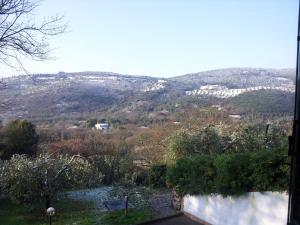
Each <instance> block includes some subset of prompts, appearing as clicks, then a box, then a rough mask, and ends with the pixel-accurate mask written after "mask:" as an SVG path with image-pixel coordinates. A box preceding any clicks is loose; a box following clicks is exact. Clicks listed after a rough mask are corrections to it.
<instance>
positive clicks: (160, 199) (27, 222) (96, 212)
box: [0, 187, 173, 225]
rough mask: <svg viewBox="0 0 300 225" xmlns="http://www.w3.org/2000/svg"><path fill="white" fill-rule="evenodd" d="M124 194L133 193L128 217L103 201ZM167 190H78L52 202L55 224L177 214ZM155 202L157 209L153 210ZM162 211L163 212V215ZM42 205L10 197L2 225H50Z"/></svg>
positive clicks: (0, 208) (107, 224)
mask: <svg viewBox="0 0 300 225" xmlns="http://www.w3.org/2000/svg"><path fill="white" fill-rule="evenodd" d="M124 193H129V194H130V202H131V204H132V205H133V206H134V208H133V209H130V210H129V213H128V216H127V217H125V215H124V212H123V210H121V211H115V212H109V211H107V209H106V208H105V207H104V205H103V202H104V201H106V200H112V199H120V198H121V199H122V196H123V194H124ZM168 196H169V194H168V193H166V191H165V190H163V191H161V190H158V191H155V190H151V189H149V188H145V187H138V188H130V189H126V188H123V187H101V188H97V189H89V190H78V191H71V192H68V193H65V194H64V195H60V196H59V198H58V199H57V200H55V201H53V202H52V204H51V205H52V206H53V207H55V209H56V215H55V216H54V217H53V224H54V225H69V224H70V225H91V224H97V225H116V224H124V225H126V224H137V223H140V222H143V221H148V220H151V219H154V218H157V217H161V216H165V215H166V214H170V213H173V211H171V209H170V204H169V201H168V198H169V197H168ZM153 203H154V205H155V206H156V207H152V206H153ZM159 211H161V212H160V213H161V214H160V213H159ZM47 219H48V218H47V217H45V212H44V210H43V205H42V204H34V205H33V204H30V206H26V205H22V204H14V203H12V202H11V201H10V200H9V199H7V198H2V199H0V224H5V225H16V224H17V225H46V224H48V220H47Z"/></svg>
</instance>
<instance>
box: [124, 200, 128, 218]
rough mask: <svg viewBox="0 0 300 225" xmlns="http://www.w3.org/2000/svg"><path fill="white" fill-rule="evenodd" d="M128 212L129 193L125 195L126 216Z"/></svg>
mask: <svg viewBox="0 0 300 225" xmlns="http://www.w3.org/2000/svg"><path fill="white" fill-rule="evenodd" d="M127 214H128V195H125V216H127Z"/></svg>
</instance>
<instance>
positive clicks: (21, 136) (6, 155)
mask: <svg viewBox="0 0 300 225" xmlns="http://www.w3.org/2000/svg"><path fill="white" fill-rule="evenodd" d="M2 144H3V146H4V148H3V150H2V152H1V153H0V154H1V155H0V156H1V158H2V159H10V158H11V156H12V155H14V154H26V155H29V156H32V155H35V154H36V151H37V144H38V135H37V133H36V131H35V126H34V125H33V124H32V123H31V122H29V121H27V120H13V121H11V122H9V123H8V124H7V125H6V126H5V127H4V131H3V143H2Z"/></svg>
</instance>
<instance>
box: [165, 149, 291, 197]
mask: <svg viewBox="0 0 300 225" xmlns="http://www.w3.org/2000/svg"><path fill="white" fill-rule="evenodd" d="M288 179H289V164H288V157H287V154H286V153H285V152H284V151H283V150H263V151H259V152H252V153H251V152H248V153H234V154H222V155H215V156H208V155H199V156H196V157H193V158H191V157H185V158H181V159H179V160H178V161H177V162H176V163H175V164H173V165H171V166H169V167H168V168H167V182H168V183H170V184H171V185H172V186H173V187H174V188H175V189H176V190H177V191H179V192H180V193H181V194H211V193H219V194H222V195H224V196H226V195H240V194H243V193H245V192H249V191H284V190H287V186H288Z"/></svg>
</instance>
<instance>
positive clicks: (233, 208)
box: [183, 192, 288, 225]
mask: <svg viewBox="0 0 300 225" xmlns="http://www.w3.org/2000/svg"><path fill="white" fill-rule="evenodd" d="M183 204H184V205H183V211H184V212H187V213H189V214H191V215H193V216H195V217H197V218H199V219H202V220H204V221H206V222H208V223H210V224H213V225H286V222H287V211H288V194H287V193H278V192H262V193H260V192H251V193H247V194H245V195H242V196H240V197H226V198H223V197H222V196H221V195H211V196H201V195H199V196H190V195H186V196H185V197H184V199H183Z"/></svg>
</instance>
